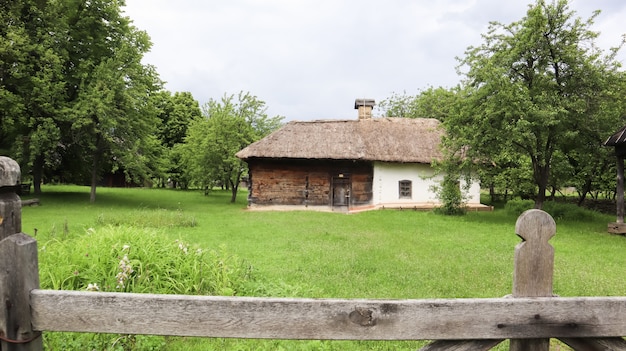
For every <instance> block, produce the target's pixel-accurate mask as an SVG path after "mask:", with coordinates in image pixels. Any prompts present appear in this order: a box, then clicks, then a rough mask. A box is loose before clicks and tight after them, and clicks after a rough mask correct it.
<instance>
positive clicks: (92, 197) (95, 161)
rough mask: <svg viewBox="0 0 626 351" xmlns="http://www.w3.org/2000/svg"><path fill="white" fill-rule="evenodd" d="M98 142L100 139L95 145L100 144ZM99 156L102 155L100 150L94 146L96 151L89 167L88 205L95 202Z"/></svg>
mask: <svg viewBox="0 0 626 351" xmlns="http://www.w3.org/2000/svg"><path fill="white" fill-rule="evenodd" d="M99 140H100V137H98V142H96V145H98V144H100V143H99ZM101 156H102V153H101V152H100V148H99V147H98V146H96V151H94V153H93V164H92V165H91V192H90V193H89V202H90V203H94V202H96V186H97V184H98V171H99V168H100V157H101Z"/></svg>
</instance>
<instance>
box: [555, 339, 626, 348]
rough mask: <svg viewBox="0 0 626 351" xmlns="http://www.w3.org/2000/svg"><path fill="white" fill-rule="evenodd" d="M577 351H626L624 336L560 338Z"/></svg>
mask: <svg viewBox="0 0 626 351" xmlns="http://www.w3.org/2000/svg"><path fill="white" fill-rule="evenodd" d="M560 340H561V341H563V342H564V343H565V344H567V345H568V346H569V347H571V348H573V349H574V350H576V351H626V341H624V339H623V338H586V339H580V338H560Z"/></svg>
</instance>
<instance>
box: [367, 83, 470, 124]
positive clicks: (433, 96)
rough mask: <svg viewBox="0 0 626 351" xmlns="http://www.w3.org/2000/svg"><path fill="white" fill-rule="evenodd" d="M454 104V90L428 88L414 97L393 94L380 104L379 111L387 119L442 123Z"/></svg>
mask: <svg viewBox="0 0 626 351" xmlns="http://www.w3.org/2000/svg"><path fill="white" fill-rule="evenodd" d="M456 102H457V91H456V88H455V89H445V88H442V87H438V88H433V87H430V88H428V89H426V90H424V91H421V92H420V93H419V94H417V95H416V96H410V95H407V94H406V93H403V94H402V95H400V94H393V95H392V96H391V97H390V98H387V99H385V100H383V101H381V102H380V104H379V109H381V110H382V111H383V112H384V115H385V116H387V117H404V118H436V119H438V120H440V121H444V120H445V119H446V118H447V116H448V115H449V114H450V113H451V111H452V110H453V109H454V105H455V104H456Z"/></svg>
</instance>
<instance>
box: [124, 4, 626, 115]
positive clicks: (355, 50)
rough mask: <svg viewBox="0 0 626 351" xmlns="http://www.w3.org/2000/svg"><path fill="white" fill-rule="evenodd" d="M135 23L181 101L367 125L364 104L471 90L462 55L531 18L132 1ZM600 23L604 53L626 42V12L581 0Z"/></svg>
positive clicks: (518, 7)
mask: <svg viewBox="0 0 626 351" xmlns="http://www.w3.org/2000/svg"><path fill="white" fill-rule="evenodd" d="M126 2H127V7H126V14H127V15H128V16H129V17H130V18H131V19H133V20H134V23H135V25H136V26H137V27H138V28H140V29H142V30H145V31H147V32H148V34H149V35H150V36H151V38H152V41H153V43H154V46H153V49H152V51H151V52H150V53H149V54H148V55H146V57H145V62H146V63H150V64H154V65H155V66H156V67H157V70H158V72H159V73H160V75H161V77H162V79H163V80H165V81H167V85H166V88H167V89H168V90H170V91H191V92H192V93H193V95H194V97H195V98H196V99H197V100H198V101H200V102H201V103H205V102H207V101H208V100H209V99H211V98H213V99H219V98H220V97H221V96H223V95H224V94H233V93H237V92H239V91H248V92H250V93H252V94H254V95H256V96H258V97H259V98H260V99H261V100H264V101H265V102H266V103H267V106H268V108H269V109H268V112H269V113H270V114H271V115H283V116H286V117H287V118H288V119H324V118H355V117H356V112H355V111H354V110H353V109H352V108H353V103H354V99H355V98H359V97H368V98H374V99H376V100H378V101H379V100H382V99H384V98H387V97H389V96H390V95H391V94H392V93H393V92H402V91H406V92H407V93H410V94H414V93H416V92H418V91H419V89H424V88H427V87H429V86H453V85H456V84H457V83H458V82H459V77H458V76H457V75H456V71H455V67H456V65H457V61H456V60H455V57H456V56H462V55H463V53H464V51H465V49H466V48H467V47H468V46H470V45H477V44H480V42H481V37H480V35H481V33H484V32H485V31H486V29H487V25H488V23H489V21H494V20H495V21H499V22H502V23H510V22H512V21H516V20H519V19H521V18H522V17H523V16H524V15H525V13H526V9H527V7H528V5H527V4H525V3H523V2H517V1H506V2H505V1H502V0H499V1H496V0H444V1H430V0H429V1H426V0H414V1H405V0H386V1H376V0H362V1H356V0H316V1H314V0H300V1H293V0H263V1H261V0H230V1H202V0H178V1H171V0H127V1H126ZM571 8H572V9H573V10H575V11H577V12H578V11H580V12H579V15H580V16H581V17H583V18H587V17H588V16H589V15H590V14H591V12H592V11H593V9H594V8H601V9H604V12H603V13H602V14H601V15H600V16H599V17H598V19H597V21H596V27H595V28H596V29H597V30H600V31H602V36H601V37H600V39H599V40H598V43H599V44H600V45H602V46H603V47H608V46H611V45H613V46H614V45H616V44H618V43H619V40H620V35H621V32H620V31H622V30H621V28H620V25H621V22H623V18H626V3H622V1H621V0H595V1H594V2H593V4H591V3H590V2H589V1H586V0H573V1H572V2H571Z"/></svg>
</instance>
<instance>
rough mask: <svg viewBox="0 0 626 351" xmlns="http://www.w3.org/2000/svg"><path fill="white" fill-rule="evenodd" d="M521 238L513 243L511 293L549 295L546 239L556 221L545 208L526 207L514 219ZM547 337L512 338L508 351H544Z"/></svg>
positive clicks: (550, 269) (551, 267)
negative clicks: (529, 208) (513, 266)
mask: <svg viewBox="0 0 626 351" xmlns="http://www.w3.org/2000/svg"><path fill="white" fill-rule="evenodd" d="M515 233H516V234H517V235H518V236H519V237H520V238H522V242H521V243H519V244H518V245H517V246H516V247H515V268H514V274H513V297H550V296H552V277H553V271H554V248H553V247H552V246H551V245H550V244H549V243H548V241H549V240H550V239H551V238H552V237H553V236H554V235H555V234H556V223H555V222H554V219H553V218H552V217H551V216H550V215H549V214H548V213H546V212H544V211H541V210H536V209H535V210H528V211H525V212H524V213H522V214H521V215H520V216H519V217H518V218H517V222H516V223H515ZM549 349H550V339H547V338H546V339H524V340H521V339H512V340H511V344H510V347H509V350H510V351H548V350H549Z"/></svg>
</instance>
